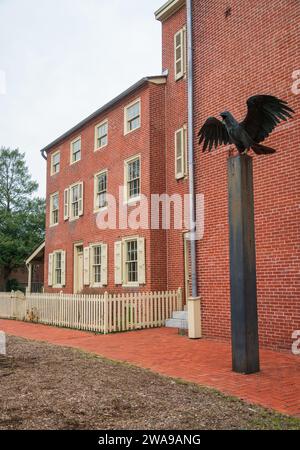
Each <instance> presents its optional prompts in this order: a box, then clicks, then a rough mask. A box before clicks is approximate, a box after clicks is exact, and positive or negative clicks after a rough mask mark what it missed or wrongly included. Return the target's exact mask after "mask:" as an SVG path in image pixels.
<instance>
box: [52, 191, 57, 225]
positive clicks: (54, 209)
mask: <svg viewBox="0 0 300 450" xmlns="http://www.w3.org/2000/svg"><path fill="white" fill-rule="evenodd" d="M58 215H59V195H58V192H56V193H55V194H52V195H51V196H50V226H53V225H57V224H58Z"/></svg>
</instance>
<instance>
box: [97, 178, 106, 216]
mask: <svg viewBox="0 0 300 450" xmlns="http://www.w3.org/2000/svg"><path fill="white" fill-rule="evenodd" d="M94 180H95V181H94V189H95V190H94V192H95V195H94V211H99V209H101V208H105V207H106V206H107V199H106V194H107V171H106V170H105V171H103V172H100V173H98V174H97V175H95V179H94Z"/></svg>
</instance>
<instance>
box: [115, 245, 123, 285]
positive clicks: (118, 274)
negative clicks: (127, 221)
mask: <svg viewBox="0 0 300 450" xmlns="http://www.w3.org/2000/svg"><path fill="white" fill-rule="evenodd" d="M115 284H122V241H117V242H115Z"/></svg>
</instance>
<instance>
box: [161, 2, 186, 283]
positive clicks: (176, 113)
mask: <svg viewBox="0 0 300 450" xmlns="http://www.w3.org/2000/svg"><path fill="white" fill-rule="evenodd" d="M185 25H186V12H185V8H181V9H180V10H179V11H178V12H176V13H175V14H174V15H173V16H171V17H170V18H169V19H168V20H166V21H165V22H164V23H163V29H162V46H163V49H162V50H163V51H162V66H163V70H165V69H168V71H169V76H168V80H167V84H166V125H165V126H166V189H167V193H168V194H169V195H173V194H180V195H181V196H183V195H184V194H186V193H188V192H189V190H188V180H187V178H186V179H181V180H176V178H175V131H176V130H178V129H179V128H182V126H183V125H184V124H187V81H186V77H184V78H182V79H181V80H179V81H175V76H174V35H175V33H177V32H178V31H179V30H180V29H181V28H183V27H184V26H185ZM172 216H173V214H172ZM172 223H173V221H172ZM186 231H187V230H186ZM183 243H184V241H183V230H174V229H173V227H172V226H171V230H170V231H168V233H167V260H168V288H169V289H174V288H176V287H178V286H182V287H184V282H185V281H184V248H183Z"/></svg>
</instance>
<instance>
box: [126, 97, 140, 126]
mask: <svg viewBox="0 0 300 450" xmlns="http://www.w3.org/2000/svg"><path fill="white" fill-rule="evenodd" d="M124 115H125V129H124V133H125V134H127V133H130V132H131V131H134V130H136V129H137V128H140V126H141V100H140V99H139V100H136V101H135V102H133V103H131V104H130V105H128V106H126V108H125V113H124Z"/></svg>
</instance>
